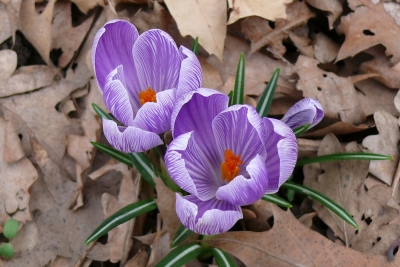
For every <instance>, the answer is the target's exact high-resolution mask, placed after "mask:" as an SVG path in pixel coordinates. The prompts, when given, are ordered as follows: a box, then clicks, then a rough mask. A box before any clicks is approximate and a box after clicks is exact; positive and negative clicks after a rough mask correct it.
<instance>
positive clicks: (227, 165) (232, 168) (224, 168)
mask: <svg viewBox="0 0 400 267" xmlns="http://www.w3.org/2000/svg"><path fill="white" fill-rule="evenodd" d="M224 157H225V161H224V162H222V164H221V173H222V180H226V181H228V183H229V182H230V181H232V180H233V178H235V177H236V176H237V175H238V174H239V172H240V168H239V165H240V164H242V163H243V162H242V161H241V160H240V157H241V155H240V154H239V155H238V156H235V154H233V152H232V150H230V149H227V150H225V153H224Z"/></svg>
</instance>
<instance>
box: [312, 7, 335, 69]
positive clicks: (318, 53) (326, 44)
mask: <svg viewBox="0 0 400 267" xmlns="http://www.w3.org/2000/svg"><path fill="white" fill-rule="evenodd" d="M318 2H323V1H318ZM325 2H328V1H324V3H325ZM313 35H314V39H313V43H314V56H315V58H316V59H317V60H318V61H319V62H320V63H328V62H333V61H334V60H335V58H336V56H337V53H338V51H339V48H340V46H339V45H338V44H337V43H335V42H334V41H333V40H332V39H330V38H329V37H328V36H326V35H325V34H324V33H322V32H318V33H313Z"/></svg>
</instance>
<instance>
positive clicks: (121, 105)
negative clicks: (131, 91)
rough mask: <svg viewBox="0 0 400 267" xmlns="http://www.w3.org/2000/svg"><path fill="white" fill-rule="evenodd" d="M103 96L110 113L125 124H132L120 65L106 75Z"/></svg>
mask: <svg viewBox="0 0 400 267" xmlns="http://www.w3.org/2000/svg"><path fill="white" fill-rule="evenodd" d="M103 98H104V103H105V104H106V107H107V108H108V109H109V110H110V112H111V114H113V115H114V116H115V118H117V119H118V120H119V121H120V122H122V123H123V124H125V125H132V122H133V117H134V115H133V110H132V105H131V103H130V101H129V95H128V91H127V90H126V87H125V81H124V76H123V73H122V65H121V66H118V67H117V68H116V69H115V70H113V71H112V72H111V73H110V74H109V75H108V76H107V83H106V84H105V86H104V90H103Z"/></svg>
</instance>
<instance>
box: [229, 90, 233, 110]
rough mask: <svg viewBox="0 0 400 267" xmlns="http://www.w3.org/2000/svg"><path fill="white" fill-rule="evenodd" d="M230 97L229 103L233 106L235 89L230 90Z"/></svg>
mask: <svg viewBox="0 0 400 267" xmlns="http://www.w3.org/2000/svg"><path fill="white" fill-rule="evenodd" d="M228 97H229V102H228V105H229V106H232V105H233V91H232V90H231V91H230V92H229V94H228Z"/></svg>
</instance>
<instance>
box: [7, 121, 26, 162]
mask: <svg viewBox="0 0 400 267" xmlns="http://www.w3.org/2000/svg"><path fill="white" fill-rule="evenodd" d="M3 155H4V158H3V160H4V162H6V163H13V162H17V161H19V160H20V159H22V158H23V157H25V152H24V149H23V148H22V144H21V140H20V139H19V136H18V134H17V132H16V131H15V128H14V126H13V125H12V123H11V122H10V121H8V122H7V126H6V128H5V138H4V153H3Z"/></svg>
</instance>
